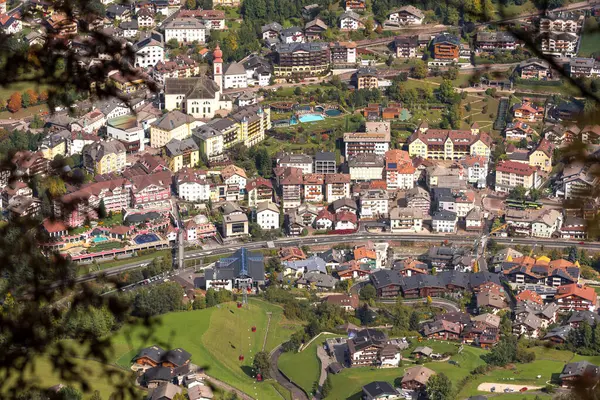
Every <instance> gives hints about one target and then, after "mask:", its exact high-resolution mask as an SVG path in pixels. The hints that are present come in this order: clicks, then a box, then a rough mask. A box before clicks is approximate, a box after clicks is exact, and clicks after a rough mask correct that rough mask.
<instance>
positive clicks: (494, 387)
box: [477, 382, 541, 393]
mask: <svg viewBox="0 0 600 400" xmlns="http://www.w3.org/2000/svg"><path fill="white" fill-rule="evenodd" d="M523 389H525V390H524V391H527V390H537V389H541V388H540V386H529V385H510V384H506V383H490V382H484V383H482V384H481V385H479V386H478V387H477V390H479V391H480V392H493V393H512V392H520V391H521V390H523Z"/></svg>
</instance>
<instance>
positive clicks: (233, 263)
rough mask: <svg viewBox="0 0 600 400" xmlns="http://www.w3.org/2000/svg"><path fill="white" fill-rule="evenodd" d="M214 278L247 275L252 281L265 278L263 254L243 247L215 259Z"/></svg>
mask: <svg viewBox="0 0 600 400" xmlns="http://www.w3.org/2000/svg"><path fill="white" fill-rule="evenodd" d="M209 271H212V272H213V273H214V279H235V278H237V277H242V276H248V277H250V278H252V279H253V280H254V281H264V280H265V262H264V258H263V255H262V254H260V253H252V252H250V251H248V250H247V249H245V248H241V249H239V250H237V251H236V252H235V253H233V255H232V256H231V257H227V258H222V259H220V260H219V261H217V263H216V265H215V268H214V269H213V270H209V269H207V270H206V273H207V276H208V274H209Z"/></svg>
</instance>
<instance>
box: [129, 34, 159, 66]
mask: <svg viewBox="0 0 600 400" xmlns="http://www.w3.org/2000/svg"><path fill="white" fill-rule="evenodd" d="M161 38H162V36H161V35H159V34H154V33H153V34H152V35H151V36H149V37H147V38H145V39H142V40H140V41H139V42H137V43H135V44H134V45H133V51H134V53H135V61H134V65H135V66H136V67H140V68H148V67H154V66H155V65H156V64H158V63H159V62H161V61H162V62H164V61H165V49H164V44H163V43H162V40H160V39H161Z"/></svg>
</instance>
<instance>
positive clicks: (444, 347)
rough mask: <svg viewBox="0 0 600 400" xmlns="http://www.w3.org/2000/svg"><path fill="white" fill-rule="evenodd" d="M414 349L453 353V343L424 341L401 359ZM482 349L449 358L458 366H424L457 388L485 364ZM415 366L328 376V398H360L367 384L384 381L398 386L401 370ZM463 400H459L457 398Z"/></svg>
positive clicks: (347, 371)
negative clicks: (441, 374)
mask: <svg viewBox="0 0 600 400" xmlns="http://www.w3.org/2000/svg"><path fill="white" fill-rule="evenodd" d="M417 346H429V347H431V348H432V349H434V351H435V352H439V353H444V352H448V351H450V350H456V345H455V344H454V343H447V342H439V341H432V340H426V341H422V342H420V343H419V342H415V343H412V344H411V346H410V347H409V348H408V349H407V350H405V351H403V352H402V356H403V357H404V358H407V357H406V353H408V354H410V352H411V351H412V349H414V348H415V347H417ZM484 353H485V350H482V349H480V348H476V347H468V346H465V347H464V349H463V351H462V352H461V353H460V354H456V355H454V356H452V357H451V360H454V361H456V362H458V364H459V365H453V364H449V363H448V362H429V363H426V364H424V365H425V366H426V367H427V368H430V369H432V370H434V371H435V372H437V373H442V372H443V373H444V374H446V376H448V377H449V378H450V380H451V381H452V383H453V384H454V385H456V384H457V383H458V382H459V381H460V380H461V379H463V378H465V377H466V376H467V375H469V374H470V373H471V371H472V370H473V369H475V368H476V367H478V366H479V365H484V364H485V363H484V361H483V360H482V359H481V355H482V354H484ZM413 366H414V365H413V364H412V363H410V362H408V361H406V362H404V365H403V366H402V367H399V368H389V369H388V368H386V369H378V368H346V369H344V370H343V371H342V372H340V373H339V374H337V375H332V376H331V382H332V386H333V389H332V391H331V394H330V395H329V396H328V397H327V398H328V399H359V398H360V394H359V392H360V391H361V388H362V386H364V385H366V384H367V383H369V382H372V381H375V380H378V381H387V382H390V383H391V384H393V385H395V386H399V384H400V381H401V379H402V376H403V375H404V371H405V370H406V369H407V368H410V367H413ZM460 398H462V397H460Z"/></svg>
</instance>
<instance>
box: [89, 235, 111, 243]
mask: <svg viewBox="0 0 600 400" xmlns="http://www.w3.org/2000/svg"><path fill="white" fill-rule="evenodd" d="M107 240H108V238H106V237H104V236H94V238H93V239H92V242H93V243H101V242H106V241H107Z"/></svg>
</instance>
